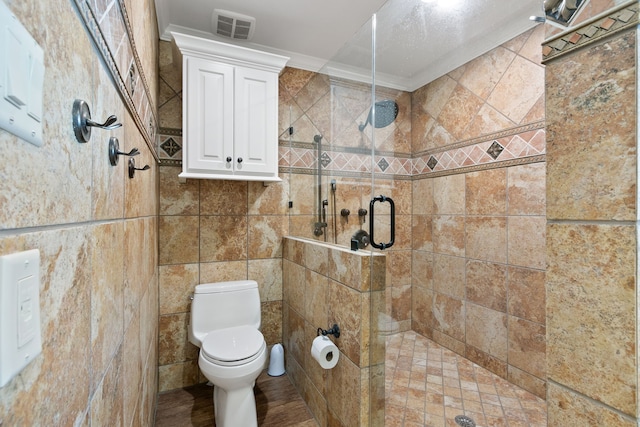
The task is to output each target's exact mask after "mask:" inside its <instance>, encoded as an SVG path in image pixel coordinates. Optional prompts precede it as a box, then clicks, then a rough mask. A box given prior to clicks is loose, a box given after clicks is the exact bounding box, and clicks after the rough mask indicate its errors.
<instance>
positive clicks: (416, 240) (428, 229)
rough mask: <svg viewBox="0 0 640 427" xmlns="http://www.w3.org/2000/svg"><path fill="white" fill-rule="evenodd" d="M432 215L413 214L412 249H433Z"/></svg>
mask: <svg viewBox="0 0 640 427" xmlns="http://www.w3.org/2000/svg"><path fill="white" fill-rule="evenodd" d="M432 218H433V217H432V216H430V215H413V227H412V233H411V234H412V235H411V237H412V249H413V250H419V251H432V250H433V230H432V227H433V223H432Z"/></svg>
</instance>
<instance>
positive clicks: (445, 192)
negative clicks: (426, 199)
mask: <svg viewBox="0 0 640 427" xmlns="http://www.w3.org/2000/svg"><path fill="white" fill-rule="evenodd" d="M433 205H434V213H435V214H437V215H463V214H464V213H465V175H463V174H458V175H447V176H442V177H438V178H434V179H433Z"/></svg>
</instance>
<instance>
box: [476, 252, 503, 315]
mask: <svg viewBox="0 0 640 427" xmlns="http://www.w3.org/2000/svg"><path fill="white" fill-rule="evenodd" d="M466 298H467V300H468V301H470V302H473V303H475V304H478V305H481V306H483V307H487V308H490V309H492V310H495V311H499V312H502V313H506V312H507V267H506V266H505V265H502V264H494V263H489V262H482V261H473V260H469V261H467V264H466Z"/></svg>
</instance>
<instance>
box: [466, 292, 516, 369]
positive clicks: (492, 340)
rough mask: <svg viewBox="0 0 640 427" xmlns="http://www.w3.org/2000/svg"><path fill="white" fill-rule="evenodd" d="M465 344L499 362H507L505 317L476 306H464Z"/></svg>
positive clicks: (497, 312)
mask: <svg viewBox="0 0 640 427" xmlns="http://www.w3.org/2000/svg"><path fill="white" fill-rule="evenodd" d="M465 326H466V342H467V345H468V346H469V345H471V346H473V347H475V348H477V349H479V350H481V351H483V352H485V353H487V354H489V355H491V356H494V357H496V358H498V359H499V360H503V361H506V360H507V343H508V337H507V315H506V314H505V313H502V312H499V311H495V310H492V309H489V308H486V307H482V306H479V305H476V304H471V303H467V304H466V322H465Z"/></svg>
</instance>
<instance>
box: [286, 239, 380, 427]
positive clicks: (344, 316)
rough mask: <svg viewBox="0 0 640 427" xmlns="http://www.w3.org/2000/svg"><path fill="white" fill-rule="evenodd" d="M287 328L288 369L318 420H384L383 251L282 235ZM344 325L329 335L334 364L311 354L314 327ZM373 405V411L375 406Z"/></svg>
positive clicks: (324, 422) (348, 423)
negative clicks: (372, 252) (324, 363)
mask: <svg viewBox="0 0 640 427" xmlns="http://www.w3.org/2000/svg"><path fill="white" fill-rule="evenodd" d="M282 262H283V291H284V294H283V295H284V301H283V303H284V308H283V314H284V316H283V332H284V337H285V338H284V345H285V355H286V358H287V360H286V362H287V372H288V374H289V377H290V378H291V381H292V382H293V383H294V385H295V386H296V388H297V389H298V390H299V391H300V394H301V395H302V397H303V398H304V400H305V402H306V403H307V405H308V406H309V409H310V410H311V412H312V413H313V415H314V417H315V418H316V420H317V421H318V423H319V425H320V426H323V427H324V426H327V425H336V426H365V425H382V423H384V411H382V408H384V404H383V403H382V402H383V401H384V345H385V343H384V336H382V335H381V333H380V332H381V331H380V330H379V327H380V326H382V325H383V324H382V323H380V319H381V318H382V317H383V316H381V315H382V314H384V312H385V307H384V305H385V301H384V292H383V291H384V286H385V284H384V281H385V275H386V273H385V260H384V255H383V254H375V255H374V256H371V255H370V253H369V252H366V251H357V252H354V251H351V250H349V249H347V248H338V247H336V246H332V245H327V244H324V243H318V242H315V241H313V240H303V239H297V238H285V241H284V253H283V260H282ZM334 323H335V324H337V325H338V326H339V327H340V337H339V338H335V337H331V340H332V341H333V342H334V343H335V344H336V346H337V347H338V349H339V350H340V357H339V360H338V363H337V365H336V366H335V367H334V368H332V369H329V370H325V369H323V368H322V367H321V366H320V365H319V364H318V363H317V362H316V360H315V359H313V358H312V357H311V351H310V350H311V346H312V343H313V340H314V339H315V338H316V336H317V329H318V328H322V329H329V327H330V326H331V325H333V324H334ZM372 407H373V408H374V411H372V413H371V414H370V413H369V411H370V408H372Z"/></svg>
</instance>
